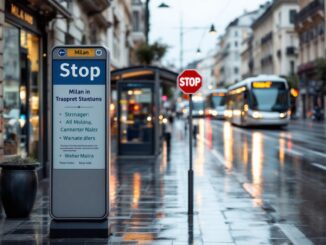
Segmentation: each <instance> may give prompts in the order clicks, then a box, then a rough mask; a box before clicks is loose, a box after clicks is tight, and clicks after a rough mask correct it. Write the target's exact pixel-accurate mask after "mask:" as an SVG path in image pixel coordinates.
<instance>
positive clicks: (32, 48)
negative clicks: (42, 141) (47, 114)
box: [20, 31, 40, 159]
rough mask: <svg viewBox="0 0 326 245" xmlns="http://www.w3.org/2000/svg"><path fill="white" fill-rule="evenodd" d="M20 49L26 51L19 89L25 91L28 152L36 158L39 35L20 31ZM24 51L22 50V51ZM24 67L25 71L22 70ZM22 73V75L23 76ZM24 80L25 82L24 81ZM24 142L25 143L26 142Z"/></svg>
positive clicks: (38, 105)
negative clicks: (26, 98) (26, 97)
mask: <svg viewBox="0 0 326 245" xmlns="http://www.w3.org/2000/svg"><path fill="white" fill-rule="evenodd" d="M20 40H21V49H22V50H24V49H25V52H26V56H24V55H22V61H21V62H22V64H25V67H22V76H21V79H22V83H21V91H24V90H25V91H27V95H28V101H26V103H28V108H27V111H26V114H27V116H26V118H27V119H28V121H29V128H28V132H27V137H28V141H27V142H28V148H27V149H28V154H29V156H30V157H33V158H36V159H37V158H38V149H39V135H40V133H39V129H40V128H39V127H40V123H39V121H40V118H39V112H40V103H39V102H40V98H39V94H40V89H39V87H40V60H39V57H40V55H39V50H40V46H39V37H38V36H36V35H34V34H31V33H29V32H25V31H21V35H20ZM22 53H24V52H22ZM24 68H25V73H24V72H23V71H24ZM23 74H24V76H23ZM24 80H26V82H25V81H24ZM27 142H26V143H27Z"/></svg>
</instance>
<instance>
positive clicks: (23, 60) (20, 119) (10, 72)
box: [3, 24, 40, 159]
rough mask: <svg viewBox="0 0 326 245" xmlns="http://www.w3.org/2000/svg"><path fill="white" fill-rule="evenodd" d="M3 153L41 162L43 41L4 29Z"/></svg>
mask: <svg viewBox="0 0 326 245" xmlns="http://www.w3.org/2000/svg"><path fill="white" fill-rule="evenodd" d="M3 50H4V52H3V61H4V86H3V100H4V112H3V117H4V154H5V155H22V156H26V155H28V156H30V157H32V158H35V159H39V138H40V132H39V130H40V123H39V121H40V117H39V115H40V53H39V50H40V39H39V37H38V36H37V35H34V34H32V33H30V32H27V31H24V30H23V29H19V28H17V27H15V26H12V25H9V24H5V27H4V49H3Z"/></svg>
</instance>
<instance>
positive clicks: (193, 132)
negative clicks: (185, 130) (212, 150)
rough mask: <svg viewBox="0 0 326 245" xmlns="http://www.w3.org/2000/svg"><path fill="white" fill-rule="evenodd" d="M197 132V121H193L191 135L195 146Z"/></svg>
mask: <svg viewBox="0 0 326 245" xmlns="http://www.w3.org/2000/svg"><path fill="white" fill-rule="evenodd" d="M198 132H199V128H198V122H197V121H193V126H192V135H193V139H194V141H195V145H196V144H197V134H198Z"/></svg>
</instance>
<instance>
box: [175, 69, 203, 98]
mask: <svg viewBox="0 0 326 245" xmlns="http://www.w3.org/2000/svg"><path fill="white" fill-rule="evenodd" d="M202 85H203V78H202V77H201V75H200V74H199V73H198V72H197V71H196V70H184V71H183V72H182V73H181V74H180V75H179V76H178V87H179V88H180V89H181V91H182V92H183V93H184V94H194V93H196V92H197V91H198V90H199V89H200V88H201V86H202Z"/></svg>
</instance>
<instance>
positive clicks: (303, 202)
mask: <svg viewBox="0 0 326 245" xmlns="http://www.w3.org/2000/svg"><path fill="white" fill-rule="evenodd" d="M198 124H199V135H198V137H197V142H196V145H195V146H194V150H193V152H194V173H195V214H194V216H190V217H189V216H188V215H187V170H188V160H189V157H188V141H187V133H186V132H184V123H183V121H176V122H175V123H174V132H173V138H172V147H171V151H170V154H169V156H168V154H167V152H166V151H167V150H166V149H165V148H164V151H163V154H162V156H161V157H160V158H159V159H158V160H157V161H155V162H153V161H146V160H126V159H125V160H121V159H117V158H116V157H114V158H113V160H112V167H111V179H110V199H111V213H110V222H111V230H112V235H111V236H110V238H109V239H87V240H85V239H57V240H50V239H49V238H48V235H47V234H48V229H49V222H50V218H49V215H48V195H47V189H48V184H47V181H44V182H43V183H42V184H41V188H40V191H39V194H38V198H37V202H36V204H35V207H34V211H33V213H32V215H31V217H30V218H29V219H24V220H9V219H8V220H6V219H5V218H2V219H0V244H15V243H16V244H52V243H55V244H56V243H58V244H81V243H83V244H88V243H91V244H93V243H95V244H249V245H251V244H326V234H325V231H326V224H325V222H326V221H325V215H326V212H325V203H326V202H325V201H326V200H325V196H326V195H325V192H326V188H325V187H326V174H325V173H326V172H325V166H326V165H325V164H326V162H325V159H326V157H325V155H324V154H325V148H326V146H325V143H324V142H326V141H325V137H326V134H325V131H326V127H325V125H324V124H315V123H310V122H302V121H297V122H293V123H292V124H291V126H289V127H288V128H287V129H272V128H269V129H262V128H260V129H254V128H250V129H244V128H239V127H234V126H232V125H230V124H229V123H228V122H223V121H210V120H208V119H206V120H202V119H199V120H198Z"/></svg>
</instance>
